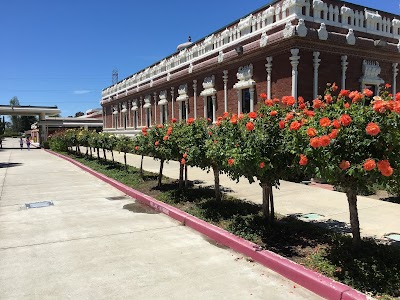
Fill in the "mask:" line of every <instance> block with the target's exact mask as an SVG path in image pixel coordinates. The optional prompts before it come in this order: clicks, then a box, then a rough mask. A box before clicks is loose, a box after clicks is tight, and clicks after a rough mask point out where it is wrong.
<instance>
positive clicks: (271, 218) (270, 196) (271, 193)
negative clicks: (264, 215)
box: [269, 185, 275, 223]
mask: <svg viewBox="0 0 400 300" xmlns="http://www.w3.org/2000/svg"><path fill="white" fill-rule="evenodd" d="M269 204H270V205H271V216H270V220H271V223H274V221H275V205H274V191H273V190H272V186H271V185H270V186H269Z"/></svg>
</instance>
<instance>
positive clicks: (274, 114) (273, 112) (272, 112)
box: [269, 110, 278, 117]
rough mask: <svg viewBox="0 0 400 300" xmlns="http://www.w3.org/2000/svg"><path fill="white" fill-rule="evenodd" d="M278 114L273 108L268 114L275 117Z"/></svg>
mask: <svg viewBox="0 0 400 300" xmlns="http://www.w3.org/2000/svg"><path fill="white" fill-rule="evenodd" d="M277 114H278V112H277V111H276V110H273V111H271V112H270V113H269V115H270V116H272V117H275V116H276V115H277Z"/></svg>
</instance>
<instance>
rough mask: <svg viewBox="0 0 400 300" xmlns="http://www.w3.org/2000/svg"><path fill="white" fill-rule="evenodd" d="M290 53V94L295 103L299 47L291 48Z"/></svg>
mask: <svg viewBox="0 0 400 300" xmlns="http://www.w3.org/2000/svg"><path fill="white" fill-rule="evenodd" d="M290 53H291V54H292V56H291V57H290V64H291V65H292V96H293V97H294V99H295V101H296V104H297V82H298V73H299V72H298V71H297V66H298V65H299V59H300V56H299V55H298V54H299V49H291V50H290Z"/></svg>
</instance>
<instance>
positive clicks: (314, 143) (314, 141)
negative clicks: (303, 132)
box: [310, 137, 321, 148]
mask: <svg viewBox="0 0 400 300" xmlns="http://www.w3.org/2000/svg"><path fill="white" fill-rule="evenodd" d="M310 145H311V147H313V148H319V147H321V143H320V141H319V137H313V138H312V139H310Z"/></svg>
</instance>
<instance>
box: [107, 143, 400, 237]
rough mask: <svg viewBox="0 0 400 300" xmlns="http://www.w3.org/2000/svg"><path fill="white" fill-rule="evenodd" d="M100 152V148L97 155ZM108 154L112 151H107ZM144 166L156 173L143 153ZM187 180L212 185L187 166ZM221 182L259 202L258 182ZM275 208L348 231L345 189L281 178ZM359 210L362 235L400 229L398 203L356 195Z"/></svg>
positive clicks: (133, 158)
mask: <svg viewBox="0 0 400 300" xmlns="http://www.w3.org/2000/svg"><path fill="white" fill-rule="evenodd" d="M102 155H103V153H102V151H100V156H101V157H102ZM114 156H115V159H116V160H118V161H120V162H122V163H123V155H122V154H118V152H115V153H114ZM108 158H111V154H110V153H108ZM140 158H141V157H140V156H137V155H133V154H128V155H127V162H128V164H130V165H133V166H135V167H140ZM143 167H144V169H145V170H148V171H151V172H155V173H158V171H159V162H158V161H156V160H154V159H152V158H149V157H146V158H145V159H144V164H143ZM163 173H164V175H165V176H168V177H171V178H178V177H179V164H178V163H177V162H175V161H171V162H169V163H166V164H164V172H163ZM188 175H189V179H190V180H198V181H200V182H201V185H203V186H213V185H214V176H213V174H212V172H210V173H207V172H205V171H203V170H201V169H199V168H192V167H190V168H189V171H188ZM220 184H221V185H222V186H223V188H224V189H225V190H226V191H228V194H231V195H233V196H235V197H238V198H241V199H246V200H249V201H253V202H255V203H260V204H261V203H262V190H261V187H260V186H259V185H258V184H257V183H253V184H249V183H248V181H247V180H246V179H242V180H240V182H239V183H236V181H232V180H230V179H229V178H228V177H227V176H225V175H221V176H220ZM274 196H275V197H274V198H275V211H276V212H278V213H280V214H282V215H293V214H309V213H317V214H319V215H321V217H319V218H318V219H316V220H314V221H313V222H318V223H320V224H322V225H324V226H327V227H330V228H333V229H334V230H338V231H341V232H347V233H350V232H351V230H350V223H349V219H350V216H349V208H348V203H347V198H346V195H345V194H344V193H340V192H336V191H330V190H326V189H322V188H318V187H315V186H314V187H313V186H307V185H304V184H298V183H293V182H287V181H281V187H280V189H279V190H277V189H274ZM358 211H359V218H360V227H361V235H362V236H364V237H373V238H377V239H381V240H385V237H384V236H385V235H386V234H389V233H400V222H399V220H400V204H396V203H390V202H385V201H381V200H375V199H371V198H368V197H362V196H359V197H358Z"/></svg>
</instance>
